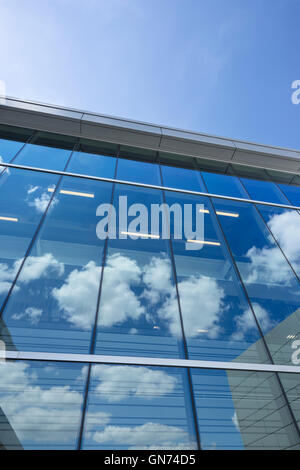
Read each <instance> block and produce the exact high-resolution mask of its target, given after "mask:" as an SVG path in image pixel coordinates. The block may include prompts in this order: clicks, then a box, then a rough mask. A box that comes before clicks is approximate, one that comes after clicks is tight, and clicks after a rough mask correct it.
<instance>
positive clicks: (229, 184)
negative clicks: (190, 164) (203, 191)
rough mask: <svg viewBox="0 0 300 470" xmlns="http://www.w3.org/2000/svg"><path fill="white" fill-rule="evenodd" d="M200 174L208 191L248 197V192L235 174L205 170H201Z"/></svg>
mask: <svg viewBox="0 0 300 470" xmlns="http://www.w3.org/2000/svg"><path fill="white" fill-rule="evenodd" d="M201 174H202V176H203V179H204V182H205V184H206V187H207V191H208V192H209V193H212V194H222V195H223V196H232V197H242V198H245V199H249V196H248V194H247V193H246V191H245V189H244V188H243V186H242V184H241V182H240V181H239V179H238V178H237V177H236V176H230V175H219V174H216V173H207V172H205V171H202V172H201Z"/></svg>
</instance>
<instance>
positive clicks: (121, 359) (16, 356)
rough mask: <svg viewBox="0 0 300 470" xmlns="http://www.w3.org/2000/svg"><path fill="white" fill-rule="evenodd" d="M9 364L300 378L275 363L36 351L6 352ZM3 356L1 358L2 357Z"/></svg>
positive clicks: (294, 370) (299, 369)
mask: <svg viewBox="0 0 300 470" xmlns="http://www.w3.org/2000/svg"><path fill="white" fill-rule="evenodd" d="M2 356H4V357H5V358H6V359H8V360H14V361H18V360H22V361H23V360H24V361H39V362H40V361H46V362H49V361H50V362H71V363H84V364H89V363H95V364H126V365H135V366H153V367H176V368H182V367H184V368H186V367H189V368H191V369H212V370H233V371H244V372H245V371H246V372H273V373H276V372H278V373H283V374H300V366H289V365H284V364H274V363H271V364H270V363H267V364H266V363H246V362H222V361H203V360H197V359H196V360H195V359H176V358H175V359H174V358H173V359H172V358H161V357H159V358H158V357H144V356H109V355H104V354H76V353H52V352H50V353H49V352H42V351H40V352H36V351H6V352H5V354H4V355H2ZM2 356H1V357H2Z"/></svg>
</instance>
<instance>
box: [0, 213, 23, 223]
mask: <svg viewBox="0 0 300 470" xmlns="http://www.w3.org/2000/svg"><path fill="white" fill-rule="evenodd" d="M0 220H6V221H7V222H19V219H17V217H4V216H2V215H1V216H0Z"/></svg>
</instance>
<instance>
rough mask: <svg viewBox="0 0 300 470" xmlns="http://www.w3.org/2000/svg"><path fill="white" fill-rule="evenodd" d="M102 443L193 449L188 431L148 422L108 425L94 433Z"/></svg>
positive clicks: (150, 447) (193, 445)
mask: <svg viewBox="0 0 300 470" xmlns="http://www.w3.org/2000/svg"><path fill="white" fill-rule="evenodd" d="M93 439H94V441H96V442H98V443H100V444H108V443H110V444H115V445H125V446H133V447H130V448H135V449H193V448H195V444H194V443H192V442H191V441H190V438H189V435H188V433H187V432H186V431H185V430H184V429H182V428H179V427H177V426H168V425H165V424H161V423H153V422H151V421H150V422H148V423H145V424H142V425H140V426H107V427H106V428H105V429H104V430H103V431H98V432H95V433H94V434H93Z"/></svg>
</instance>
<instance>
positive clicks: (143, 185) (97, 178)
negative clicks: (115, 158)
mask: <svg viewBox="0 0 300 470" xmlns="http://www.w3.org/2000/svg"><path fill="white" fill-rule="evenodd" d="M0 167H9V168H16V169H20V170H30V171H39V172H41V173H51V174H54V175H63V176H71V177H74V178H83V179H90V180H95V181H105V182H108V183H117V184H127V185H128V186H137V187H141V188H149V189H159V190H164V191H172V192H175V193H182V194H191V195H194V196H206V197H212V198H217V199H225V200H228V201H238V202H247V203H250V204H262V205H264V206H272V207H273V206H275V207H281V208H283V209H293V210H297V211H300V207H299V206H292V205H289V204H279V203H276V202H266V201H257V200H255V199H245V198H242V197H233V196H224V195H221V194H213V193H204V192H201V191H190V190H187V189H180V188H170V187H168V186H159V185H153V184H147V183H137V182H134V181H124V180H119V179H114V178H103V177H101V176H93V175H83V174H81V173H70V172H68V171H60V170H48V169H46V168H39V167H32V166H26V165H15V164H14V163H5V162H3V163H2V162H1V165H0Z"/></svg>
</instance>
